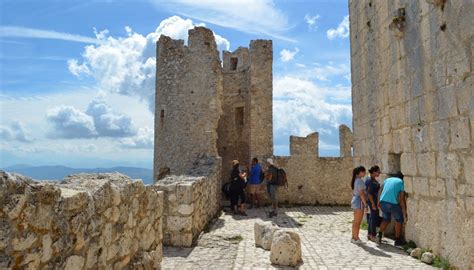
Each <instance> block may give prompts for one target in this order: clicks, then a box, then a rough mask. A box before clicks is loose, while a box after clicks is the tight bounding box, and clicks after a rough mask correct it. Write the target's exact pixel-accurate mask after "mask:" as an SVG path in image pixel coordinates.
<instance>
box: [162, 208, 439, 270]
mask: <svg viewBox="0 0 474 270" xmlns="http://www.w3.org/2000/svg"><path fill="white" fill-rule="evenodd" d="M268 212H269V209H268V208H260V209H251V210H248V211H247V213H248V216H232V215H229V214H225V213H224V214H222V215H221V216H220V217H219V218H218V219H217V220H216V221H215V222H214V224H213V225H212V226H211V228H210V230H209V232H207V233H204V234H202V235H201V237H200V238H199V240H198V243H197V245H196V246H195V247H193V248H175V247H165V248H164V251H163V252H164V258H163V262H162V264H161V265H162V268H163V269H273V268H277V267H275V266H272V265H271V264H270V259H269V257H270V252H269V251H265V250H263V249H261V248H257V247H255V244H254V243H255V242H254V235H253V224H254V222H255V220H258V219H261V220H269V218H267V216H266V213H268ZM351 220H352V211H351V209H349V208H347V207H314V206H307V207H306V206H304V207H296V208H282V209H280V211H279V213H278V217H274V218H272V221H273V222H274V223H276V224H278V225H279V226H280V227H285V228H289V229H291V230H295V231H297V232H298V233H299V235H300V237H301V244H302V253H303V263H302V264H301V265H300V266H299V269H434V268H432V267H430V266H427V265H426V264H423V263H421V262H419V261H417V260H415V259H413V258H411V257H410V256H407V255H406V254H405V253H404V252H403V251H402V250H400V249H398V248H395V247H393V246H392V245H391V244H392V243H393V242H392V241H390V240H389V239H386V241H387V242H388V243H387V244H383V245H381V246H377V245H376V244H375V243H372V242H367V243H366V244H365V245H360V246H358V245H355V244H351V243H350V238H351V236H350V235H351ZM365 234H366V231H364V230H361V236H360V238H361V239H367V238H366V235H365ZM287 269H291V268H287Z"/></svg>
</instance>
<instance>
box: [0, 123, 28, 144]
mask: <svg viewBox="0 0 474 270" xmlns="http://www.w3.org/2000/svg"><path fill="white" fill-rule="evenodd" d="M0 138H1V139H2V140H5V141H19V142H31V141H32V139H31V138H30V136H29V132H28V131H27V130H26V128H25V125H24V124H23V123H22V122H20V121H14V122H12V123H10V125H8V126H7V125H0Z"/></svg>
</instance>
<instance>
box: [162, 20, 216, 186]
mask: <svg viewBox="0 0 474 270" xmlns="http://www.w3.org/2000/svg"><path fill="white" fill-rule="evenodd" d="M221 72H222V70H221V64H220V60H219V53H218V51H217V47H216V42H215V40H214V35H213V33H212V31H211V30H209V29H207V28H204V27H195V28H194V29H191V30H189V38H188V46H184V42H183V41H182V40H173V39H171V38H169V37H166V36H161V37H160V39H159V40H158V43H157V67H156V78H157V80H156V103H155V104H156V105H155V157H154V178H155V181H156V179H157V178H158V175H159V173H160V171H163V169H165V168H169V170H170V173H171V174H175V175H180V174H186V173H187V172H188V170H189V168H190V167H191V166H192V165H193V163H194V162H195V160H196V159H198V156H199V155H207V156H218V152H217V126H218V121H219V117H220V115H221V112H222V109H221V96H222V74H221Z"/></svg>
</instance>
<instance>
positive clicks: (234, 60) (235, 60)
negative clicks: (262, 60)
mask: <svg viewBox="0 0 474 270" xmlns="http://www.w3.org/2000/svg"><path fill="white" fill-rule="evenodd" d="M238 63H239V58H237V57H231V58H230V70H237V64H238Z"/></svg>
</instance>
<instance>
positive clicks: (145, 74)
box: [69, 16, 230, 111]
mask: <svg viewBox="0 0 474 270" xmlns="http://www.w3.org/2000/svg"><path fill="white" fill-rule="evenodd" d="M196 25H203V24H194V23H193V22H192V21H191V20H190V19H186V20H185V19H182V18H180V17H178V16H172V17H169V18H167V19H165V20H163V21H161V23H160V25H159V26H158V27H157V28H156V30H155V31H154V32H151V33H149V34H147V35H145V36H144V35H141V34H138V33H135V32H133V30H132V29H131V28H130V27H126V29H125V30H126V33H127V36H126V37H117V38H116V37H112V36H108V31H101V32H96V36H97V38H98V39H99V40H100V41H101V42H102V43H101V44H100V45H95V46H94V45H90V46H86V47H85V51H84V53H83V54H82V57H83V60H82V63H81V64H79V61H77V60H74V59H73V60H71V61H70V62H69V70H70V72H71V73H73V74H74V75H76V76H79V75H90V76H93V77H94V78H95V80H96V81H97V84H98V85H97V87H98V88H99V89H102V90H103V91H105V92H108V93H118V94H122V95H127V96H137V97H139V98H140V99H141V100H145V101H147V102H148V105H149V108H150V110H151V111H153V108H154V102H155V69H156V67H155V65H156V58H155V55H156V41H157V40H158V38H159V37H160V35H162V34H163V35H167V36H169V37H171V38H174V39H183V40H185V41H187V38H188V30H189V29H192V28H194V26H196ZM215 38H216V43H217V46H218V48H219V49H224V50H229V47H230V44H229V41H228V40H227V39H225V38H223V37H221V36H219V35H215Z"/></svg>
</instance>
